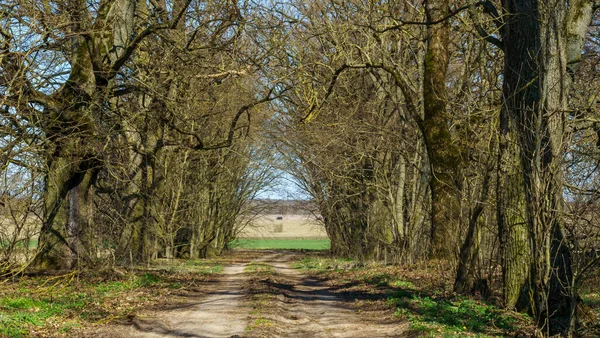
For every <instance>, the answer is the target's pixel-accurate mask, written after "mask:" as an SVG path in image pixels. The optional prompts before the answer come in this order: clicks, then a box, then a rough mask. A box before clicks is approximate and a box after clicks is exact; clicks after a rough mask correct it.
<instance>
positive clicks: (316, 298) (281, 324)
mask: <svg viewBox="0 0 600 338" xmlns="http://www.w3.org/2000/svg"><path fill="white" fill-rule="evenodd" d="M298 255H299V254H297V253H290V252H265V253H264V255H263V256H261V257H259V258H258V259H255V260H253V261H252V262H261V263H264V264H269V265H270V266H272V267H273V268H274V269H275V273H273V274H270V275H260V274H259V275H253V274H248V273H244V269H245V267H246V265H247V264H249V263H239V264H233V265H230V266H227V267H225V268H224V270H223V276H222V278H220V279H219V280H218V281H216V282H214V283H213V284H210V285H209V288H208V289H209V290H208V291H206V292H205V293H204V295H203V296H201V297H199V296H198V295H197V296H196V297H194V298H193V299H185V297H184V298H183V300H182V301H181V302H180V303H177V304H175V305H174V306H173V308H172V309H171V310H161V311H153V312H147V313H141V314H138V315H136V316H133V317H131V318H129V321H128V322H127V323H122V324H120V325H111V326H109V327H104V328H100V329H99V330H98V331H96V332H94V333H93V336H94V337H107V338H108V337H111V338H113V337H144V338H158V337H215V338H216V337H405V336H406V334H404V335H403V332H404V333H405V332H406V328H407V325H406V324H405V323H398V321H397V320H390V319H388V320H385V319H382V318H383V317H382V316H381V313H378V312H376V311H375V312H373V311H368V310H367V311H365V310H363V309H361V308H360V307H358V306H357V304H356V302H355V300H356V299H355V297H354V296H356V295H354V296H353V295H352V294H347V293H339V292H336V289H335V288H334V287H331V286H328V285H326V283H324V281H320V280H318V279H316V278H314V277H311V276H307V275H303V274H302V273H301V272H300V271H298V270H296V269H293V268H291V267H290V261H291V260H293V259H295V258H297V256H298ZM200 289H202V288H200ZM257 302H258V303H257ZM259 303H260V304H259Z"/></svg>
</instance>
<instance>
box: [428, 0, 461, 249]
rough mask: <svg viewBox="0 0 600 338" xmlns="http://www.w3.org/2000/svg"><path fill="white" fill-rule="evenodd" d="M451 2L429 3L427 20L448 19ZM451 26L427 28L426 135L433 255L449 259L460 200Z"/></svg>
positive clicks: (453, 243)
mask: <svg viewBox="0 0 600 338" xmlns="http://www.w3.org/2000/svg"><path fill="white" fill-rule="evenodd" d="M448 11H449V3H448V1H426V2H425V13H426V14H427V20H428V21H429V22H433V21H436V20H439V19H441V18H443V17H444V16H446V15H447V14H448ZM449 42H450V24H449V22H448V21H447V20H444V21H443V22H442V23H438V24H431V25H428V26H427V51H426V53H425V63H424V69H423V108H424V120H423V126H424V130H423V132H424V136H425V144H426V147H427V153H428V155H429V163H430V165H431V174H432V177H431V178H430V180H431V181H430V185H431V199H432V205H431V213H432V215H431V216H432V217H431V239H432V248H431V249H432V253H433V254H434V255H435V256H439V257H448V256H449V255H451V254H453V253H454V248H455V244H456V241H455V239H456V232H457V231H456V230H457V215H455V214H454V213H455V212H456V210H458V207H457V198H456V197H455V194H454V185H455V184H454V183H453V176H454V174H455V171H456V168H457V161H458V156H457V151H456V150H455V149H454V148H453V146H452V138H451V135H450V131H449V129H448V128H449V125H448V116H447V112H446V106H447V90H446V72H447V70H448V62H449V59H450V52H449V50H448V47H449Z"/></svg>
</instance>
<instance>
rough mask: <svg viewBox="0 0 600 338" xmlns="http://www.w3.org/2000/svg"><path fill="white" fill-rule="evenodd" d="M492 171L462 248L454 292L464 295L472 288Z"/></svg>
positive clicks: (482, 191) (470, 221) (488, 171)
mask: <svg viewBox="0 0 600 338" xmlns="http://www.w3.org/2000/svg"><path fill="white" fill-rule="evenodd" d="M491 172H492V170H491V169H487V170H486V173H485V176H484V178H483V182H482V183H481V193H480V195H479V199H478V201H477V202H476V205H475V207H474V208H473V210H472V211H471V215H470V217H469V227H468V229H467V234H466V238H465V240H464V242H463V244H462V245H461V247H460V252H459V256H458V257H459V260H458V268H457V269H456V278H455V279H454V291H455V292H459V293H463V292H466V291H468V290H469V289H471V288H472V286H473V285H472V284H473V277H474V272H475V271H474V270H475V266H476V262H477V254H478V251H479V225H478V223H479V217H480V216H481V214H482V213H483V211H484V206H485V204H486V202H487V198H488V193H489V189H490V179H491Z"/></svg>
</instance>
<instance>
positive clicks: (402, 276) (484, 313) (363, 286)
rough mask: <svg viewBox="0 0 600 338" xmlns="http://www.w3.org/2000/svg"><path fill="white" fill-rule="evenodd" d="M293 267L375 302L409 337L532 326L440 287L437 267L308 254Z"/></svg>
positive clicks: (496, 333)
mask: <svg viewBox="0 0 600 338" xmlns="http://www.w3.org/2000/svg"><path fill="white" fill-rule="evenodd" d="M293 267H295V268H297V269H302V270H304V272H306V273H313V274H318V275H319V276H321V278H326V279H328V280H330V281H332V282H334V283H335V285H336V288H338V289H339V290H340V291H342V292H351V293H352V294H353V295H354V297H356V298H357V299H360V298H363V299H367V300H368V301H366V303H364V304H371V305H368V306H373V305H372V304H373V303H369V302H375V303H377V304H380V305H379V306H381V307H382V308H387V309H388V310H389V311H391V312H392V313H393V314H394V315H395V316H396V317H398V318H402V319H405V320H407V321H408V322H409V323H410V325H409V330H410V331H411V332H412V333H411V334H409V336H419V337H502V336H507V335H508V336H512V335H514V333H516V332H529V331H531V328H532V322H531V319H530V318H528V317H527V316H524V315H521V314H518V313H514V312H509V311H504V310H502V309H500V308H498V307H496V306H495V305H493V304H491V303H487V302H485V301H482V300H478V299H472V298H468V297H464V296H459V295H456V294H453V293H451V292H448V291H445V290H446V287H445V286H442V285H441V284H440V278H442V277H441V275H440V273H439V271H438V270H437V268H433V267H431V266H422V267H418V268H417V267H414V268H413V267H411V268H405V267H401V266H394V265H382V264H361V263H359V262H356V261H353V260H349V259H339V258H328V257H322V256H320V255H310V256H307V257H305V258H303V259H301V260H299V261H296V262H295V263H293ZM361 304H362V303H361ZM528 330H529V331H528Z"/></svg>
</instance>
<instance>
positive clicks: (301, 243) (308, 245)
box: [231, 238, 330, 250]
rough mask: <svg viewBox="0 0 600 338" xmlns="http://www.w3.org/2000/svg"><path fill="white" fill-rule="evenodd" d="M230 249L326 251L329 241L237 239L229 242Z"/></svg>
mask: <svg viewBox="0 0 600 338" xmlns="http://www.w3.org/2000/svg"><path fill="white" fill-rule="evenodd" d="M231 247H232V248H240V249H293V250H300V249H304V250H327V249H329V248H330V242H329V239H275V238H274V239H270V238H269V239H264V238H239V239H236V240H234V241H233V242H231Z"/></svg>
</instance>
